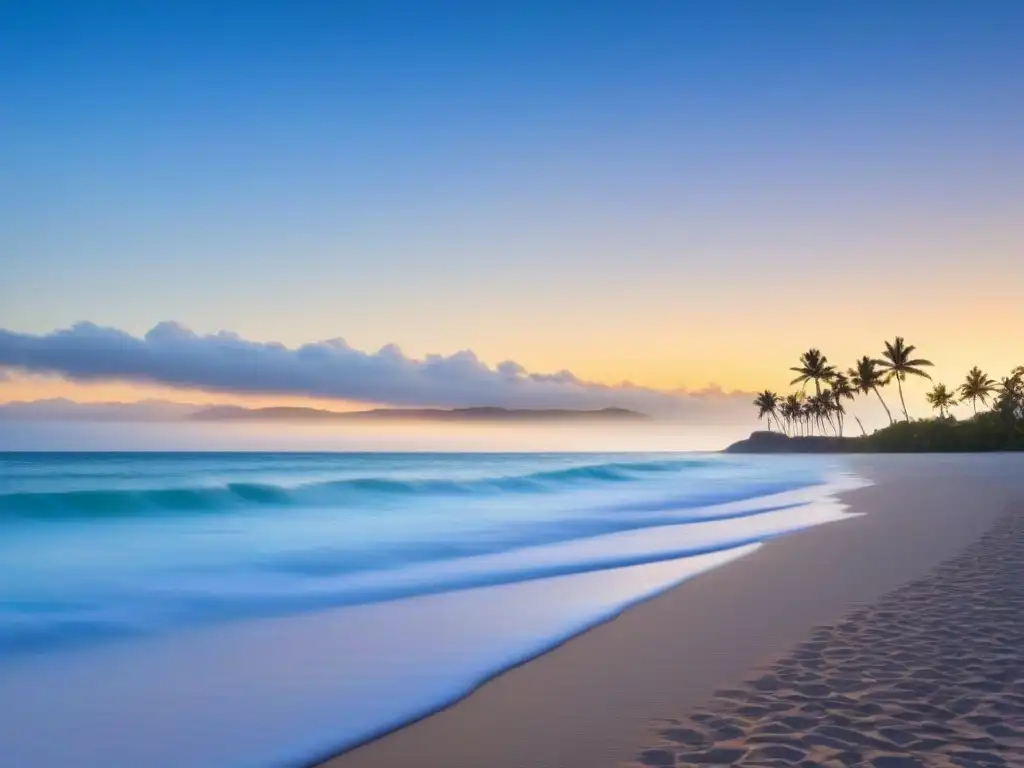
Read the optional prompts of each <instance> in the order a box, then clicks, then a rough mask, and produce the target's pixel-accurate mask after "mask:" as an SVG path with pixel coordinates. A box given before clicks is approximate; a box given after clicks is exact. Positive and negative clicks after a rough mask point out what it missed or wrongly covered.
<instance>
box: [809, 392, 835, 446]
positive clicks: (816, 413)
mask: <svg viewBox="0 0 1024 768" xmlns="http://www.w3.org/2000/svg"><path fill="white" fill-rule="evenodd" d="M804 407H805V413H806V414H807V418H808V420H809V421H814V422H817V424H818V431H819V432H821V434H823V435H824V434H825V420H826V419H828V422H829V424H831V423H832V394H831V393H830V392H828V391H827V390H826V391H825V392H822V393H821V394H819V395H811V396H810V397H809V398H807V405H806V406H804Z"/></svg>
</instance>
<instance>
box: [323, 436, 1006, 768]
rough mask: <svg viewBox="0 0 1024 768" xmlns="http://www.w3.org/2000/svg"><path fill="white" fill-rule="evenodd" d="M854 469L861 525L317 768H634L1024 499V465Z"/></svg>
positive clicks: (585, 638)
mask: <svg viewBox="0 0 1024 768" xmlns="http://www.w3.org/2000/svg"><path fill="white" fill-rule="evenodd" d="M846 458H847V459H848V461H849V466H850V468H851V469H852V470H853V471H854V472H855V473H857V474H860V475H862V476H864V477H866V478H867V479H869V480H871V481H872V482H874V483H875V485H873V486H871V487H868V488H863V489H858V490H855V491H851V492H848V493H845V494H842V495H841V497H840V498H841V501H843V503H845V504H847V505H848V506H849V507H850V511H852V512H866V513H867V514H864V515H861V516H859V517H857V518H855V519H851V520H848V521H844V523H843V525H837V526H833V525H825V526H819V527H817V528H812V529H809V530H806V531H803V532H800V533H797V534H792V535H788V536H785V537H783V538H781V539H777V540H773V541H770V542H768V543H767V544H766V545H765V546H763V547H762V548H761V549H760V550H759V551H757V552H754V553H753V554H751V555H748V556H746V557H743V558H741V559H740V560H738V561H735V562H732V563H729V564H727V565H726V566H724V567H719V568H715V569H713V570H712V571H708V572H705V573H703V574H700V575H699V576H696V577H694V578H693V579H691V580H688V581H686V582H684V583H683V584H681V585H678V586H676V587H673V588H670V589H669V590H667V591H666V592H664V593H662V594H660V595H657V596H655V597H652V598H650V599H649V600H646V601H644V602H642V603H639V604H636V605H634V606H632V607H630V608H628V609H627V610H625V611H624V612H622V613H621V614H619V615H617V616H616V617H614V618H612V619H610V620H609V621H606V622H604V623H602V624H599V625H597V626H595V627H593V628H591V629H589V630H587V631H585V632H583V633H581V634H579V635H576V636H574V637H572V638H570V639H569V640H567V641H565V642H563V643H561V644H560V645H558V646H556V647H554V648H552V649H551V650H549V651H546V652H544V653H542V654H540V655H538V656H535V657H534V658H532V659H531V660H528V661H525V662H522V663H521V664H519V665H517V666H515V667H512V668H510V669H507V670H505V671H504V672H502V673H500V674H498V675H496V676H494V677H492V678H490V679H489V680H487V681H486V682H484V683H482V684H481V685H479V686H478V687H476V688H475V689H474V690H473V691H472V692H470V693H469V694H468V695H466V696H465V697H463V698H461V699H459V700H458V701H456V702H454V703H452V704H450V705H448V706H447V707H445V708H443V709H440V710H437V711H434V712H432V713H430V714H428V715H426V716H424V717H422V718H420V719H418V720H416V721H414V722H412V723H409V724H406V725H404V726H402V727H400V728H397V729H394V730H391V731H389V732H387V733H386V734H384V735H382V736H379V737H377V738H375V739H373V740H371V741H368V742H365V743H363V744H362V745H360V746H357V747H354V748H352V749H349V750H346V751H345V752H343V753H341V754H339V755H335V756H333V757H331V758H329V759H326V760H323V761H319V762H314V763H312V765H316V766H322V767H323V768H347V767H348V766H354V767H358V766H370V768H378V767H379V768H387V766H393V765H416V764H419V765H445V766H446V767H447V766H450V768H460V767H461V766H466V767H467V768H469V766H477V765H481V764H486V765H489V766H495V767H496V768H503V767H504V766H508V768H513V767H514V766H522V765H531V766H534V765H536V766H559V767H561V766H565V768H575V767H576V766H580V768H583V766H588V767H589V766H594V765H613V764H615V763H616V762H620V761H627V760H630V759H632V758H633V757H634V756H635V754H636V751H637V749H638V748H639V747H640V746H641V745H642V744H643V743H644V740H645V737H644V731H645V727H646V725H647V723H648V721H650V720H651V719H652V718H657V717H661V716H666V713H668V712H676V713H678V712H679V711H686V710H688V709H691V708H692V707H693V706H695V705H696V704H697V703H698V702H700V701H701V700H703V699H705V698H707V697H708V696H710V695H711V694H712V693H713V691H714V690H715V689H716V688H719V687H721V686H722V685H723V684H725V683H728V682H732V681H735V680H738V679H743V678H744V677H745V675H746V674H747V673H748V672H749V670H750V669H751V668H753V667H756V666H758V665H759V664H763V663H764V662H765V660H766V659H769V658H772V657H774V656H776V655H778V654H779V653H781V652H782V651H784V650H785V649H786V648H788V647H790V646H792V645H793V644H795V643H796V642H798V641H799V640H800V639H801V638H802V637H803V636H804V635H805V634H806V633H807V632H808V631H810V630H811V629H812V628H813V627H815V626H816V625H819V624H822V623H825V622H827V621H829V620H834V619H836V618H838V617H839V616H841V615H843V614H845V613H847V612H849V610H850V606H852V605H856V606H863V605H865V604H867V603H870V602H871V601H873V600H874V599H876V598H878V597H879V596H881V595H882V594H884V593H886V592H888V591H890V590H892V589H894V588H896V587H898V586H900V585H901V584H905V583H907V582H908V581H911V580H913V579H915V578H917V577H919V576H921V575H922V574H923V573H925V572H927V571H928V570H930V569H931V568H932V567H934V566H935V565H937V564H938V563H940V562H942V561H943V560H945V559H948V558H949V557H952V556H954V555H955V554H957V553H958V552H959V551H960V550H963V549H964V548H966V547H968V546H969V545H971V544H972V543H973V542H974V541H976V540H977V539H979V538H980V537H981V536H982V535H984V533H985V532H986V531H987V530H988V529H989V528H990V527H991V525H993V524H994V523H995V521H996V519H997V518H998V517H999V515H1000V513H1001V512H1002V510H1003V509H1004V508H1005V506H1006V505H1008V504H1009V503H1011V502H1013V501H1016V500H1024V480H1020V481H1016V482H1014V481H1013V480H1012V475H1010V474H1008V473H1007V472H1005V471H1002V470H1003V468H1004V465H1005V466H1010V464H1012V466H1014V467H1016V468H1017V470H1018V471H1019V470H1020V469H1021V468H1022V467H1024V463H1022V462H1021V461H1020V460H1019V459H1018V460H1014V459H1012V458H1010V459H998V458H997V459H994V460H993V459H992V458H988V457H981V458H971V457H962V456H958V457H935V456H927V457H920V456H909V457H899V458H897V457H891V456H888V457H866V456H860V457H846ZM1008 462H1009V464H1008ZM979 502H980V503H979ZM968 508H973V509H970V511H969V512H968V511H966V510H967V509H968ZM865 560H868V561H870V567H869V568H864V567H863V565H864V562H865ZM809 576H810V577H813V578H808V577H809ZM635 659H643V663H642V664H634V663H633V660H635ZM646 739H647V741H648V742H649V739H650V737H649V736H647V737H646Z"/></svg>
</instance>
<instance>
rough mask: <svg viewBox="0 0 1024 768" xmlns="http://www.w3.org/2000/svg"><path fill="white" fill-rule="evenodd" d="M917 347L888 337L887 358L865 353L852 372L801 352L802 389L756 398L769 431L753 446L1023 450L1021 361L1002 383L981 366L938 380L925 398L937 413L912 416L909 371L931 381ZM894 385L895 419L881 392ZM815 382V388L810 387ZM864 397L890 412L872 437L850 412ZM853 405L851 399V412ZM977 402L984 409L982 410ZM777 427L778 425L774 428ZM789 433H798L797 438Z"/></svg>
mask: <svg viewBox="0 0 1024 768" xmlns="http://www.w3.org/2000/svg"><path fill="white" fill-rule="evenodd" d="M915 350H916V348H915V347H914V345H913V344H907V343H906V341H905V340H904V339H903V337H901V336H897V337H896V339H895V340H894V341H892V342H886V343H885V348H884V350H883V351H882V355H881V357H878V358H873V357H871V356H869V355H865V356H864V357H862V358H860V359H859V360H857V361H856V363H855V364H854V365H853V366H852V367H851V368H849V369H847V371H846V373H842V372H840V371H839V370H838V369H837V368H836V366H834V365H832V364H830V363H829V361H828V358H827V357H825V355H823V354H822V353H821V351H820V350H817V349H809V350H807V351H806V352H804V353H803V354H802V355H801V356H800V361H799V365H797V366H795V367H793V368H791V369H790V370H792V371H793V372H794V373H796V374H797V376H796V378H795V379H793V381H792V382H791V384H794V385H797V384H799V385H801V389H800V390H798V391H796V392H793V393H790V394H788V395H785V396H780V395H779V394H778V393H776V392H773V391H771V390H765V391H763V392H761V393H759V394H758V395H757V397H756V398H755V399H754V405H755V406H756V407H757V409H758V418H760V419H763V420H764V421H765V422H766V423H767V425H768V433H767V434H768V435H769V436H762V437H760V438H757V439H756V440H754V439H753V438H755V436H756V435H758V434H762V435H764V434H766V433H755V435H753V436H751V437H752V441H745V442H747V443H749V445H748V446H747V449H750V450H759V449H760V450H770V451H785V450H811V451H823V452H824V451H850V452H858V451H872V452H874V451H984V450H1022V449H1024V366H1018V367H1017V368H1015V369H1014V370H1013V371H1011V372H1010V374H1009V375H1008V376H1006V377H1004V378H1003V379H1002V380H1001V381H999V382H996V381H995V380H994V379H992V378H990V377H989V376H988V374H986V373H985V372H984V371H982V370H981V369H980V368H978V367H977V366H975V367H974V368H972V369H971V370H970V371H968V373H967V375H966V377H965V378H964V381H963V383H962V384H960V386H959V387H956V388H954V389H950V388H948V387H947V386H946V385H945V384H941V383H936V384H935V385H934V386H933V387H932V389H931V391H930V392H929V393H928V394H927V400H928V403H929V405H931V407H932V409H933V410H934V411H935V412H936V416H935V417H934V418H929V419H911V417H910V414H909V412H908V411H907V405H906V400H905V399H904V395H903V382H904V381H906V380H907V377H908V376H914V377H919V378H925V379H929V380H931V376H930V375H929V373H928V372H927V370H926V369H927V368H930V367H932V363H931V361H929V360H926V359H923V358H916V357H914V352H915ZM893 382H895V383H896V389H897V392H898V394H899V405H900V408H901V410H902V416H903V418H902V420H896V419H894V418H893V415H892V411H891V410H890V409H889V406H888V404H887V403H886V401H885V399H884V398H883V396H882V392H881V390H882V389H883V388H884V387H886V386H888V385H889V384H892V383H893ZM811 383H813V384H814V394H813V395H810V396H808V395H807V394H806V389H807V386H808V385H809V384H811ZM858 395H864V396H872V395H873V396H874V397H877V398H878V401H879V402H880V403H881V404H882V407H883V408H884V409H885V412H886V415H887V416H888V417H889V426H888V427H885V428H884V429H880V430H876V431H875V432H874V433H873V434H871V435H869V434H868V433H867V431H866V430H865V429H864V426H863V424H861V422H860V419H858V418H857V416H856V415H855V414H853V413H852V405H853V404H854V403H855V402H856V399H857V396H858ZM968 402H969V403H970V404H971V406H972V408H973V411H974V414H973V416H972V417H971V418H970V419H965V420H962V421H958V420H957V419H956V418H954V417H953V415H952V414H951V412H950V409H951V408H952V407H953V406H954V405H956V404H957V403H968ZM847 404H849V405H850V410H849V411H848V408H847ZM979 404H980V405H981V407H982V410H981V411H980V412H979V409H978V406H979ZM847 415H852V416H853V419H854V420H855V421H856V422H857V424H858V426H859V427H860V432H861V434H860V436H858V437H845V436H844V428H845V424H846V422H845V419H846V416H847ZM773 427H774V430H773ZM791 438H797V439H795V440H793V439H791Z"/></svg>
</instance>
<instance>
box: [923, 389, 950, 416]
mask: <svg viewBox="0 0 1024 768" xmlns="http://www.w3.org/2000/svg"><path fill="white" fill-rule="evenodd" d="M926 397H927V398H928V402H929V403H930V404H931V406H932V408H934V409H936V410H937V411H938V412H939V416H944V417H946V418H949V407H950V406H951V405H953V404H954V403H955V402H956V394H955V393H953V392H950V391H949V390H948V389H946V385H945V384H936V385H935V386H934V387H932V391H931V392H929V393H928V394H927V395H926Z"/></svg>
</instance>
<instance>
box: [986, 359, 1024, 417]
mask: <svg viewBox="0 0 1024 768" xmlns="http://www.w3.org/2000/svg"><path fill="white" fill-rule="evenodd" d="M996 391H997V392H998V395H997V397H996V400H995V403H993V407H994V408H995V410H996V411H997V412H998V413H1001V414H1003V416H1004V417H1006V418H1008V419H1010V420H1011V421H1016V420H1018V419H1024V366H1018V367H1016V368H1014V369H1013V371H1011V372H1010V375H1009V376H1007V377H1005V378H1004V379H1003V380H1002V381H1001V382H999V386H998V387H997V390H996Z"/></svg>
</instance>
